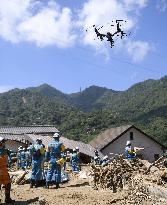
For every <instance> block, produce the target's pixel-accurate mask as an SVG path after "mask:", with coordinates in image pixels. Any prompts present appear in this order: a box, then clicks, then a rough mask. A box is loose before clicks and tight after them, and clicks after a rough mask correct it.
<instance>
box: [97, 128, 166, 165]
mask: <svg viewBox="0 0 167 205" xmlns="http://www.w3.org/2000/svg"><path fill="white" fill-rule="evenodd" d="M130 132H133V140H131V142H132V145H133V146H134V147H143V148H145V149H144V150H141V151H139V152H138V154H140V155H142V158H143V159H146V160H148V161H150V162H153V161H154V160H155V158H154V155H155V154H159V156H162V155H163V149H162V147H161V146H160V145H159V144H158V143H156V142H155V141H153V140H152V139H150V138H149V137H147V136H146V135H144V134H142V133H141V132H139V131H138V130H136V129H135V128H131V129H130V130H129V131H127V132H126V133H124V134H123V135H122V136H121V137H119V138H118V139H117V140H115V141H114V142H113V143H111V144H109V145H108V146H107V147H105V148H104V149H102V150H101V151H102V153H103V154H104V155H108V156H109V157H112V156H114V155H111V154H110V153H115V154H124V149H125V146H126V142H127V141H128V140H130Z"/></svg>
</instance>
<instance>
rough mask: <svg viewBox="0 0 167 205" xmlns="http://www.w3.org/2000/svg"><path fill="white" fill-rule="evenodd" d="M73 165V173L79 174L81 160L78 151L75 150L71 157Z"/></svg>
mask: <svg viewBox="0 0 167 205" xmlns="http://www.w3.org/2000/svg"><path fill="white" fill-rule="evenodd" d="M71 165H72V171H73V172H79V171H80V159H79V157H78V155H77V150H76V149H73V154H72V156H71Z"/></svg>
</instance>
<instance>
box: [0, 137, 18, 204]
mask: <svg viewBox="0 0 167 205" xmlns="http://www.w3.org/2000/svg"><path fill="white" fill-rule="evenodd" d="M8 154H9V151H8V149H6V148H5V139H4V138H3V137H0V187H1V185H4V186H5V203H14V202H15V200H12V199H11V197H10V190H11V180H10V177H9V173H8V170H7V161H8Z"/></svg>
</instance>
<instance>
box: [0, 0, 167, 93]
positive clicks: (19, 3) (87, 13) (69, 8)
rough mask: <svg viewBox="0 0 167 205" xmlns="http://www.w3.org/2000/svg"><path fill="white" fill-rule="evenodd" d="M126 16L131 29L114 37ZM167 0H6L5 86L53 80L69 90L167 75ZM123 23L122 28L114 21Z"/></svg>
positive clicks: (1, 21) (0, 24)
mask: <svg viewBox="0 0 167 205" xmlns="http://www.w3.org/2000/svg"><path fill="white" fill-rule="evenodd" d="M116 19H123V20H126V21H127V23H123V24H122V27H123V28H124V30H125V31H126V32H127V33H129V32H131V35H130V36H128V37H126V38H124V39H123V40H121V39H120V38H119V37H117V38H116V39H115V46H114V47H113V48H110V45H109V43H108V42H107V41H103V42H101V41H100V40H98V39H97V38H96V40H94V37H95V33H94V31H93V29H91V28H90V29H89V30H88V32H86V31H85V30H86V28H88V27H90V26H92V25H93V24H95V25H99V26H104V27H103V29H102V30H101V32H103V33H106V32H107V31H110V29H111V27H109V23H111V22H112V20H114V21H115V20H116ZM166 22H167V0H154V1H152V0H117V1H116V0H103V1H101V0H87V1H79V0H57V1H55V0H48V1H47V0H41V1H39V0H24V1H23V0H2V1H0V28H1V29H0V71H1V80H0V92H4V91H7V90H9V89H12V88H15V87H18V88H26V87H32V86H38V85H40V84H43V83H48V84H50V85H51V86H53V87H55V88H57V89H59V90H60V91H62V92H64V93H73V92H78V91H79V89H80V87H81V88H82V90H83V89H85V88H86V87H89V86H91V85H97V86H101V87H107V88H111V89H113V90H126V89H128V88H129V87H130V86H132V85H133V84H134V83H137V82H141V81H144V80H146V79H159V78H161V77H163V76H164V75H167V52H166V50H167V40H166V36H167V26H166ZM113 29H115V27H114V28H113Z"/></svg>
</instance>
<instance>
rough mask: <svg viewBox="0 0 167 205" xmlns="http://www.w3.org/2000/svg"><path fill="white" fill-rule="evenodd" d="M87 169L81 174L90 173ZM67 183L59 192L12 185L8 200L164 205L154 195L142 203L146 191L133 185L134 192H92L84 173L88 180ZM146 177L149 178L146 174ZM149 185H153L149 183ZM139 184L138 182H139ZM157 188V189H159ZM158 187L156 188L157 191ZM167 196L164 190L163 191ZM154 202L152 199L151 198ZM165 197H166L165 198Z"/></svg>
mask: <svg viewBox="0 0 167 205" xmlns="http://www.w3.org/2000/svg"><path fill="white" fill-rule="evenodd" d="M89 171H90V170H89V168H86V169H85V170H84V171H83V175H82V176H85V173H89ZM69 176H70V181H69V182H68V183H64V184H61V185H60V188H59V189H55V186H54V185H53V186H51V187H50V188H49V189H44V188H43V187H38V188H30V185H29V184H27V183H26V184H23V185H16V184H14V183H13V184H12V190H11V197H12V199H15V200H16V203H15V204H16V205H28V204H30V205H35V204H41V205H110V204H112V205H130V204H132V205H137V204H138V205H166V204H167V201H166V199H164V198H162V199H161V198H160V196H159V197H158V198H157V196H155V195H150V196H149V197H151V198H152V199H153V200H152V199H151V200H149V199H148V198H147V199H144V200H142V201H141V199H142V197H145V196H144V195H145V191H144V190H143V187H142V186H138V185H137V186H136V189H135V188H134V189H133V190H130V188H128V189H127V187H124V189H123V190H117V192H116V193H113V192H112V190H110V189H98V190H94V189H93V188H92V182H91V179H90V177H88V175H87V174H86V176H87V178H85V179H83V178H82V177H81V175H73V174H70V173H69ZM141 177H142V179H144V176H142V175H140V174H139V175H137V174H136V175H135V177H134V178H135V181H134V182H133V183H136V182H137V183H138V181H140V178H141ZM148 177H149V175H148ZM145 182H147V183H149V184H150V182H149V181H146V180H145ZM151 183H152V182H151ZM138 184H139V183H138ZM159 187H160V186H159ZM157 188H158V186H156V192H157V193H158V190H157ZM160 188H161V189H160V191H161V192H162V191H164V195H166V193H167V192H166V191H167V188H164V189H162V187H160ZM3 197H4V190H3V189H2V190H1V192H0V199H2V202H3V200H4V198H3ZM155 197H156V199H155V200H154V198H155ZM165 198H167V197H165Z"/></svg>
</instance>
